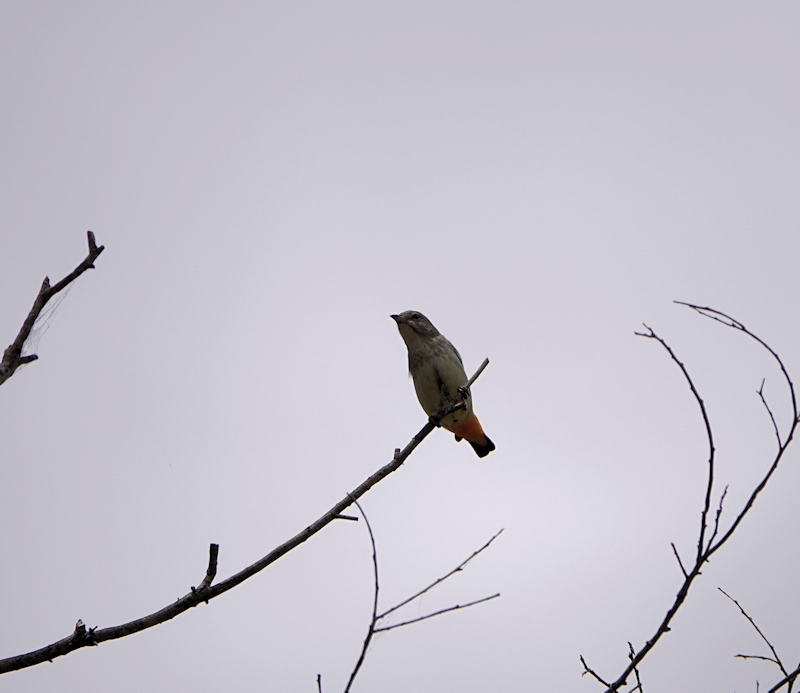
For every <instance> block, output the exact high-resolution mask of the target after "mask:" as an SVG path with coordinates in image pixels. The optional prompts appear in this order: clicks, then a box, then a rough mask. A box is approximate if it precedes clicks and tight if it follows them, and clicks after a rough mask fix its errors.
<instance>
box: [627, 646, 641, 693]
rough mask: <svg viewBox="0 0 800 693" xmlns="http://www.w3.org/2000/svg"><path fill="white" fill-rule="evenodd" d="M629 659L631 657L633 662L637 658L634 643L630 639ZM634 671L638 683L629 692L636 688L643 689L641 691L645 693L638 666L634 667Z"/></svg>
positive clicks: (631, 692)
mask: <svg viewBox="0 0 800 693" xmlns="http://www.w3.org/2000/svg"><path fill="white" fill-rule="evenodd" d="M628 659H630V660H631V662H632V661H633V660H634V659H636V650H634V649H633V645H632V644H631V643H630V641H628ZM633 673H634V674H635V675H636V685H635V686H634V687H633V688H631V690H630V691H629V693H633V692H634V691H636V690H639V691H641V693H644V688H643V687H642V680H641V679H640V678H639V669H638V668H636V666H634V667H633Z"/></svg>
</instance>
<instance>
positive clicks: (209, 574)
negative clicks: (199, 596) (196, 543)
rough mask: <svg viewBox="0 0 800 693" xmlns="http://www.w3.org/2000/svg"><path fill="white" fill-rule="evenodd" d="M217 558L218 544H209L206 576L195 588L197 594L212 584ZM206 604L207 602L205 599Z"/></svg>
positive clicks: (215, 574) (215, 572)
mask: <svg viewBox="0 0 800 693" xmlns="http://www.w3.org/2000/svg"><path fill="white" fill-rule="evenodd" d="M218 556H219V544H211V545H210V546H209V547H208V569H207V570H206V576H205V577H204V578H203V582H201V583H200V586H199V587H197V591H198V592H203V591H204V590H207V589H208V588H209V587H210V586H211V583H212V582H214V578H215V577H216V576H217V557H218ZM194 591H195V588H194V587H192V592H194ZM205 601H206V604H208V600H207V599H206V600H205Z"/></svg>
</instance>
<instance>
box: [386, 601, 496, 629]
mask: <svg viewBox="0 0 800 693" xmlns="http://www.w3.org/2000/svg"><path fill="white" fill-rule="evenodd" d="M499 596H500V593H499V592H498V593H497V594H493V595H492V596H491V597H484V598H483V599H476V600H475V601H474V602H469V603H468V604H456V605H455V606H449V607H447V608H446V609H440V610H439V611H434V612H433V613H432V614H428V615H427V616H420V617H419V618H412V619H411V620H410V621H404V622H403V623H394V624H392V625H391V626H383V627H381V628H376V629H375V632H376V633H383V632H384V631H387V630H393V629H394V628H400V627H402V626H407V625H409V624H411V623H418V622H419V621H424V620H426V619H429V618H433V617H434V616H438V615H439V614H446V613H447V612H448V611H455V610H456V609H466V608H467V607H469V606H475V605H476V604H480V603H482V602H488V601H489V600H490V599H496V598H497V597H499Z"/></svg>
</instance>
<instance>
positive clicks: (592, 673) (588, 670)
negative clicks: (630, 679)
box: [579, 655, 625, 686]
mask: <svg viewBox="0 0 800 693" xmlns="http://www.w3.org/2000/svg"><path fill="white" fill-rule="evenodd" d="M579 656H580V658H581V664H583V673H582V674H581V676H586V674H589V675H590V676H593V677H594V678H595V679H597V680H598V681H599V682H600V683H602V684H603V685H604V686H611V684H610V683H609V682H608V681H604V680H603V679H602V678H600V675H599V674H598V673H597V672H596V671H595V670H594V669H591V668H589V665H588V664H586V660H585V659H584V658H583V655H579ZM622 685H623V686H624V685H625V682H624V681H623V682H622Z"/></svg>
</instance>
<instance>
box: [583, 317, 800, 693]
mask: <svg viewBox="0 0 800 693" xmlns="http://www.w3.org/2000/svg"><path fill="white" fill-rule="evenodd" d="M676 303H680V302H679V301H676ZM682 305H687V306H689V307H691V308H693V309H694V310H696V311H698V312H699V313H700V314H701V315H704V316H706V317H710V318H712V319H714V320H716V321H717V322H720V323H722V324H724V325H727V326H728V327H733V328H735V329H737V330H739V331H741V332H744V333H745V334H747V335H748V336H750V337H752V338H753V339H755V340H756V341H757V342H758V343H759V344H761V345H762V346H763V347H764V348H765V349H766V350H767V351H768V352H769V353H770V354H771V355H772V356H773V357H774V358H775V360H776V361H777V362H778V365H779V366H780V368H781V370H782V372H783V374H784V377H785V379H786V382H787V384H788V386H789V392H790V394H791V401H792V411H793V420H792V425H791V427H790V429H789V432H788V434H787V436H786V440H785V441H784V443H783V444H782V445H781V444H780V443H779V450H778V453H777V455H776V456H775V459H774V460H773V462H772V465H771V466H770V468H769V470H768V471H767V473H766V475H765V476H764V478H763V479H762V480H761V482H760V483H759V485H758V486H757V487H756V489H755V490H754V491H753V493H752V494H751V496H750V498H749V499H748V501H747V502H746V503H745V506H744V508H743V509H742V511H741V512H740V513H739V515H738V516H737V517H736V519H735V520H734V522H733V523H732V525H731V526H730V527H729V528H728V530H727V532H725V533H724V534H723V535H722V537H721V538H719V539H717V535H718V532H719V522H720V517H721V514H722V503H723V500H724V498H725V495H726V492H727V489H726V490H725V491H724V492H723V493H722V495H721V496H720V504H719V509H718V510H717V515H716V519H715V523H714V529H713V532H712V534H711V538H710V539H709V540H708V542H706V541H705V533H706V531H707V529H708V513H709V510H710V506H711V492H712V489H713V483H714V442H713V435H712V432H711V424H710V421H709V418H708V415H707V412H706V408H705V405H704V403H703V400H702V398H701V397H700V395H699V393H698V392H697V389H696V388H695V386H694V383H693V382H692V380H691V378H690V376H689V374H688V372H687V371H686V368H685V367H684V365H683V364H682V363H681V362H680V361H679V360H678V358H677V357H676V356H675V354H674V353H673V351H672V349H671V348H670V347H669V346H668V345H667V344H666V342H665V341H664V340H663V339H661V338H660V337H659V336H658V335H656V334H655V333H654V332H653V330H652V329H650V328H649V327H648V326H647V325H645V327H646V328H647V330H648V331H647V332H645V333H638V332H637V333H636V334H638V335H639V336H642V337H647V338H650V339H655V340H657V341H658V342H660V343H661V345H662V346H663V347H664V348H665V349H666V350H667V351H668V353H669V354H670V357H671V358H672V360H673V361H675V363H677V364H678V366H679V367H680V369H681V371H682V372H683V374H684V377H685V378H686V380H687V382H688V383H689V387H690V389H691V391H692V393H693V394H694V396H695V399H696V400H697V402H698V404H699V405H700V410H701V412H702V415H703V421H704V423H705V426H706V433H707V436H708V442H709V449H710V454H709V474H708V483H707V485H706V498H705V504H704V507H703V511H702V513H701V523H700V536H699V540H698V544H697V547H698V550H697V557H696V560H695V565H694V567H693V568H692V569H691V570H690V571H688V573H687V571H686V570H685V569H684V568H683V564H682V563H681V561H680V557H679V556H678V554H677V550H675V547H674V545H673V550H675V554H676V556H678V561H679V564H680V565H681V569H682V570H683V572H684V578H685V579H684V582H683V585H681V588H680V589H679V590H678V594H677V595H676V597H675V601H674V602H673V604H672V607H671V608H670V609H669V611H668V612H667V614H666V615H665V616H664V619H663V620H662V622H661V624H660V625H659V626H658V629H657V630H656V633H655V635H654V636H653V637H652V638H651V639H650V640H648V641H647V642H646V643H645V645H644V647H642V648H641V649H640V650H639V652H638V653H636V655H635V656H632V657H631V663H630V664H629V665H628V666H627V667H626V668H625V670H624V671H623V672H622V674H621V675H620V677H619V678H618V679H617V680H616V681H614V682H613V683H611V684H605V685H607V693H612V692H613V691H617V690H619V688H620V687H622V686H624V685H626V683H625V682H626V680H627V678H628V676H630V674H631V673H632V672H633V671H634V670H635V669H636V667H637V666H638V665H639V664H640V663H641V661H642V660H643V659H644V658H645V657H646V656H647V654H648V653H649V652H650V650H651V649H653V647H654V646H655V644H656V643H657V642H658V640H659V639H660V638H661V636H662V635H664V634H665V633H667V632H669V630H670V628H669V624H670V622H671V621H672V619H673V617H674V616H675V614H676V613H677V612H678V610H679V609H680V607H681V606H682V604H683V602H684V601H685V599H686V596H687V595H688V593H689V589H690V588H691V585H692V583H693V582H694V580H695V578H697V577H698V576H699V575H700V574H701V573H700V569H701V568H702V566H703V564H704V563H706V562H707V561H708V560H709V558H710V557H711V555H712V554H713V553H714V552H716V551H717V550H719V549H720V548H721V547H722V546H723V545H724V544H725V542H726V541H727V540H728V539H729V538H730V537H731V536H732V535H733V533H734V532H735V531H736V529H737V527H738V526H739V524H740V523H741V522H742V520H743V519H744V517H745V516H746V514H747V513H748V512H749V510H750V508H751V507H752V506H753V503H754V502H755V499H756V497H757V496H758V494H759V493H760V492H761V491H762V490H763V489H764V487H765V486H766V485H767V483H768V482H769V480H770V478H771V477H772V475H773V474H774V473H775V471H776V469H777V468H778V464H779V463H780V460H781V458H782V457H783V454H784V453H785V451H786V449H787V448H788V446H789V444H790V443H791V442H792V439H793V437H794V432H795V430H796V428H797V426H798V424H800V420H798V416H797V403H796V398H795V392H794V385H793V384H792V381H791V379H790V377H789V374H788V373H787V371H786V369H785V367H784V365H783V362H782V361H781V359H780V357H779V356H778V355H777V353H776V352H775V351H774V350H773V349H772V348H771V347H770V346H768V345H767V344H766V343H765V342H764V341H763V340H762V339H760V338H759V337H757V336H755V335H754V334H752V333H751V332H749V331H748V330H747V329H746V328H745V327H744V325H743V324H742V323H740V322H738V321H737V320H735V319H733V318H731V317H730V316H728V315H725V314H724V313H720V312H719V311H715V310H713V309H711V308H700V307H699V306H694V305H692V304H688V303H687V304H682ZM770 414H771V412H770ZM715 539H716V543H715V542H714V540H715ZM584 666H585V664H584ZM584 673H594V672H589V671H588V667H587V672H584ZM798 674H800V668H799V669H798V672H797V673H795V674H794V675H793V676H797V675H798ZM595 676H596V675H595ZM596 678H598V680H601V679H599V677H597V676H596ZM792 680H794V679H793V677H787V678H786V679H785V680H784V681H783V682H782V683H781V684H779V686H780V685H783V684H785V683H789V682H790V681H792ZM773 690H777V688H776V689H773Z"/></svg>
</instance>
